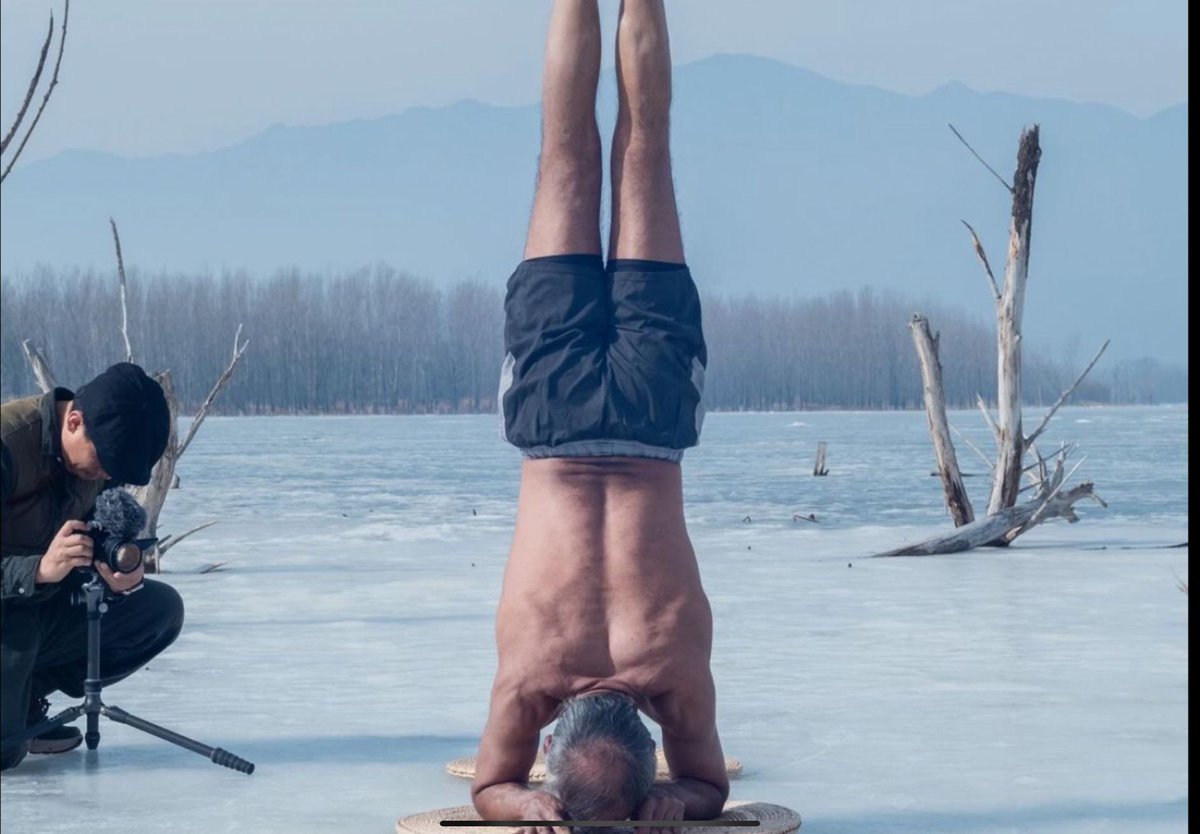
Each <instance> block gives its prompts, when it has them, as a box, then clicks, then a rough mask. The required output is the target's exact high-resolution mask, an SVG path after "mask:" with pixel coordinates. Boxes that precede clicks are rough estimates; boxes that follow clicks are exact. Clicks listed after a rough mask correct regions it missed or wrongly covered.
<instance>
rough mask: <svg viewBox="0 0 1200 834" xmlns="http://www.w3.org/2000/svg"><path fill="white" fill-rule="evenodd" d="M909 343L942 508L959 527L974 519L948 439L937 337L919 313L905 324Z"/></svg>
mask: <svg viewBox="0 0 1200 834" xmlns="http://www.w3.org/2000/svg"><path fill="white" fill-rule="evenodd" d="M908 326H909V329H911V330H912V334H913V342H914V343H915V344H916V346H917V358H918V359H919V360H920V362H921V378H922V380H923V381H924V389H925V412H926V413H927V414H928V415H929V433H930V434H931V435H932V436H933V451H934V454H935V456H936V457H937V466H938V475H939V476H940V477H941V479H942V487H943V489H944V490H945V492H946V509H947V510H949V511H950V517H951V518H953V519H954V526H955V527H962V526H963V525H964V524H970V523H971V522H972V521H974V520H975V511H974V510H973V509H972V508H971V499H970V498H969V497H968V496H967V488H966V487H965V486H963V481H962V472H960V471H959V468H958V456H957V455H956V454H955V452H954V443H953V442H952V441H951V440H950V423H949V421H948V420H947V419H946V393H945V389H944V388H943V387H942V363H941V360H940V359H939V358H938V337H937V336H936V335H934V334H933V333H932V332H931V331H930V329H929V319H927V318H925V317H924V316H922V315H920V314H916V315H914V316H913V318H912V321H911V322H909V324H908Z"/></svg>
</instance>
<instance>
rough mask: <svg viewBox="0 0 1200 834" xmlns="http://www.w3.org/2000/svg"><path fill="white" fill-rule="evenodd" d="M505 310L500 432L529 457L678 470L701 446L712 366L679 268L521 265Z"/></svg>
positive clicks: (582, 258) (582, 260)
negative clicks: (644, 462) (598, 459)
mask: <svg viewBox="0 0 1200 834" xmlns="http://www.w3.org/2000/svg"><path fill="white" fill-rule="evenodd" d="M504 312H505V324H504V346H505V351H506V356H505V359H504V366H503V369H502V370H501V374H500V396H499V400H500V407H501V417H502V421H503V422H502V432H503V435H504V438H505V440H507V441H508V442H510V443H512V444H513V445H514V446H516V447H517V448H519V449H520V450H521V451H522V453H523V454H524V455H525V456H526V457H533V458H543V457H594V456H606V455H630V456H635V457H648V458H661V459H665V460H672V461H679V460H680V459H681V458H682V457H683V450H684V449H686V448H688V447H691V446H695V445H696V443H697V442H699V439H700V427H701V425H702V423H703V421H704V408H703V405H702V403H701V395H702V394H703V391H704V369H705V365H706V364H707V362H708V356H707V352H706V349H705V345H704V335H703V332H702V328H701V324H700V298H699V296H698V295H697V293H696V285H695V283H693V281H692V276H691V272H690V271H689V270H688V268H687V267H686V266H683V265H679V264H663V263H658V262H647V261H616V262H613V263H610V264H609V268H608V269H607V270H606V269H605V268H604V266H603V263H602V261H601V259H600V257H599V256H598V255H596V256H587V255H567V256H559V257H555V258H540V259H534V260H529V261H523V262H522V263H521V264H520V265H519V266H518V267H517V269H516V271H515V272H514V273H513V275H512V277H511V278H510V279H509V281H508V292H507V294H506V296H505V300H504Z"/></svg>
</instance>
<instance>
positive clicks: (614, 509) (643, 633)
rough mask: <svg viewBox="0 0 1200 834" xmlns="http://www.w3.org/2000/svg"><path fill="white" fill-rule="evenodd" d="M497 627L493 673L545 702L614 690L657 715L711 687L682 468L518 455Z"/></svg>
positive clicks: (705, 610)
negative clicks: (517, 490)
mask: <svg viewBox="0 0 1200 834" xmlns="http://www.w3.org/2000/svg"><path fill="white" fill-rule="evenodd" d="M496 634H497V642H498V644H499V651H500V676H501V677H507V675H509V674H511V675H513V676H514V677H516V678H519V679H520V680H521V681H522V683H523V688H524V689H525V691H526V692H537V694H538V695H542V696H545V697H546V698H547V700H548V701H551V702H553V701H559V700H562V699H565V698H568V697H571V696H573V695H578V694H581V693H584V692H588V691H593V690H598V689H610V690H616V691H622V692H626V693H627V694H629V695H631V696H633V697H634V698H635V699H637V701H638V702H639V704H640V705H641V706H642V708H643V709H644V710H645V711H646V712H647V714H649V715H650V716H651V717H652V718H654V719H655V720H657V721H660V723H661V722H662V721H664V720H668V721H669V720H670V719H669V714H670V713H672V712H674V711H675V710H674V709H672V706H671V703H670V702H671V701H672V700H673V696H672V693H674V692H680V691H681V692H688V691H689V690H692V691H695V690H697V689H700V690H703V689H707V688H708V687H706V686H703V683H704V681H701V680H700V678H704V679H705V680H708V662H709V654H710V650H711V645H712V618H711V613H710V609H709V605H708V600H707V599H706V598H705V596H704V591H703V589H702V587H701V584H700V575H699V570H698V568H697V565H696V558H695V554H694V552H693V550H692V546H691V543H690V541H689V540H688V535H687V529H686V527H685V524H684V518H683V495H682V485H681V469H680V467H679V466H678V465H677V464H673V463H669V462H665V461H657V460H650V459H644V458H619V457H618V458H552V459H545V460H532V461H526V462H525V463H524V468H523V472H522V479H521V494H520V499H519V503H518V509H517V524H516V531H515V534H514V539H513V547H512V554H511V556H510V558H509V562H508V567H507V570H506V572H505V577H504V590H503V593H502V595H501V600H500V607H499V612H498V616H497V624H496ZM664 711H665V712H666V713H667V715H663V714H662V713H663V712H664ZM547 718H549V716H547Z"/></svg>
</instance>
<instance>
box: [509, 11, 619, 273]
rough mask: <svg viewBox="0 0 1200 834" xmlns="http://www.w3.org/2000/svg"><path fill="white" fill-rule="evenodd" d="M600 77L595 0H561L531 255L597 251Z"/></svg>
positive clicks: (547, 72)
mask: <svg viewBox="0 0 1200 834" xmlns="http://www.w3.org/2000/svg"><path fill="white" fill-rule="evenodd" d="M599 79H600V12H599V9H598V8H597V0H555V2H554V8H553V10H552V11H551V13H550V27H549V31H548V33H547V35H546V64H545V69H544V70H543V75H542V154H541V157H540V158H539V160H538V182H537V191H536V193H535V195H534V198H533V215H532V217H531V218H530V221H529V236H528V238H527V239H526V241H525V257H526V258H527V259H528V258H540V257H545V256H548V255H564V254H588V255H593V254H594V255H599V254H601V252H602V249H601V247H600V187H601V182H602V179H603V177H602V173H601V159H600V155H601V151H600V131H599V128H598V127H597V125H596V84H597V82H598V81H599Z"/></svg>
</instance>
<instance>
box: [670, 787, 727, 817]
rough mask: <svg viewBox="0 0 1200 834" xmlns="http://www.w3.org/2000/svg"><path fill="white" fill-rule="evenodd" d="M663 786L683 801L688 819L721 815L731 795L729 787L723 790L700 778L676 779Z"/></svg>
mask: <svg viewBox="0 0 1200 834" xmlns="http://www.w3.org/2000/svg"><path fill="white" fill-rule="evenodd" d="M662 787H663V788H664V789H666V790H668V791H670V792H671V793H672V794H673V795H674V796H675V798H676V799H678V800H680V801H681V802H683V818H684V819H686V820H711V819H715V818H716V817H719V816H721V811H722V810H723V809H724V808H725V799H726V798H727V797H728V796H729V790H728V789H724V790H722V789H721V788H718V787H717V786H716V785H710V784H709V783H708V782H702V781H700V780H699V779H675V780H673V781H671V782H668V783H666V784H665V785H662Z"/></svg>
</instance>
